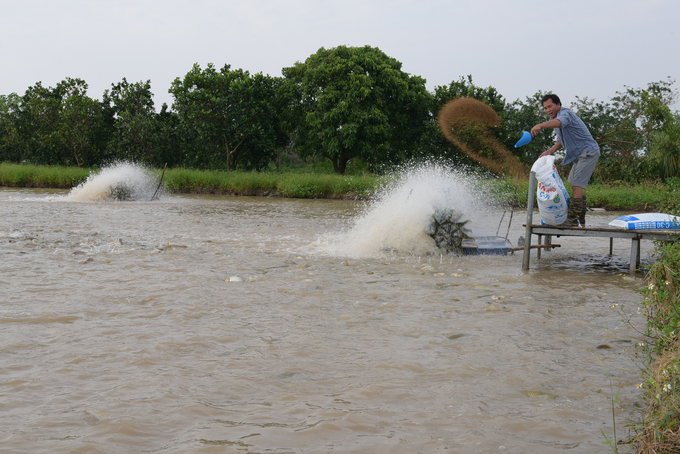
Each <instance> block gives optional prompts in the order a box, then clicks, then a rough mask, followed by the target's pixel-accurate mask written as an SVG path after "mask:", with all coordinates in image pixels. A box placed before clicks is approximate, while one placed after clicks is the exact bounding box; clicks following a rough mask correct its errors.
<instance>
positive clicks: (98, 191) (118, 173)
mask: <svg viewBox="0 0 680 454" xmlns="http://www.w3.org/2000/svg"><path fill="white" fill-rule="evenodd" d="M157 187H158V180H157V178H156V177H154V176H153V175H152V174H151V172H150V171H149V170H148V169H147V168H145V167H143V166H141V165H139V164H134V163H130V162H119V163H116V164H113V165H111V166H109V167H105V168H103V169H101V170H100V171H99V172H96V173H92V174H91V175H90V176H89V177H87V180H85V181H84V182H83V183H81V184H80V185H78V186H76V187H75V188H73V189H71V192H69V194H68V195H67V196H66V197H65V199H66V200H70V201H91V202H111V201H116V200H120V199H121V197H118V198H117V197H116V191H118V194H119V195H120V192H121V191H123V192H124V194H125V197H124V199H126V200H139V201H150V200H151V198H152V197H153V194H154V192H155V191H156V188H157ZM162 189H163V188H162V187H161V190H162ZM159 193H160V190H159ZM159 195H160V194H157V196H159Z"/></svg>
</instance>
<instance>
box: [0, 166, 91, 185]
mask: <svg viewBox="0 0 680 454" xmlns="http://www.w3.org/2000/svg"><path fill="white" fill-rule="evenodd" d="M89 175H90V169H82V168H78V167H61V166H34V165H24V164H10V163H1V164H0V186H6V187H36V188H71V187H73V186H77V185H79V184H80V183H81V182H83V181H85V179H87V177H88V176H89Z"/></svg>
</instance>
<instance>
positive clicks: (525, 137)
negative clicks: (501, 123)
mask: <svg viewBox="0 0 680 454" xmlns="http://www.w3.org/2000/svg"><path fill="white" fill-rule="evenodd" d="M529 142H531V133H530V132H528V131H522V138H521V139H519V140H518V141H517V143H516V144H515V148H519V147H521V146H522V145H526V144H528V143H529Z"/></svg>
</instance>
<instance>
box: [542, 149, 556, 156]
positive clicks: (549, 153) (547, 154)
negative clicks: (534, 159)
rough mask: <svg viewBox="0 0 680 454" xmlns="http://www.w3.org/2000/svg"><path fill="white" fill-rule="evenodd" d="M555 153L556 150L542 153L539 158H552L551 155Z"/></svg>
mask: <svg viewBox="0 0 680 454" xmlns="http://www.w3.org/2000/svg"><path fill="white" fill-rule="evenodd" d="M554 152H555V151H554V150H545V151H544V152H543V153H541V155H540V156H539V158H542V157H543V156H550V155H552V154H553V153H554Z"/></svg>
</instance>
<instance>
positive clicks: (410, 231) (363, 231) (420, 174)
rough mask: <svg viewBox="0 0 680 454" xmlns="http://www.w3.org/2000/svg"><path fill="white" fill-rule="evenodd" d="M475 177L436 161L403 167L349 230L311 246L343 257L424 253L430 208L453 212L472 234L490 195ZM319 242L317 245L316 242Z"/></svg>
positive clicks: (480, 225)
mask: <svg viewBox="0 0 680 454" xmlns="http://www.w3.org/2000/svg"><path fill="white" fill-rule="evenodd" d="M480 181H481V180H480V177H478V176H476V175H474V174H473V173H471V172H467V171H464V170H456V169H448V168H445V167H443V166H440V165H436V164H427V165H422V166H419V167H416V168H411V169H407V170H405V171H403V172H402V173H401V174H400V175H398V176H397V178H396V180H395V182H394V183H393V184H391V185H388V186H387V187H385V188H384V189H383V190H382V191H380V193H379V194H378V195H377V197H376V199H375V200H374V201H373V202H371V203H369V204H368V205H367V207H366V209H365V210H364V212H363V213H362V214H360V215H359V216H358V217H357V218H356V220H355V221H354V225H353V226H352V227H351V228H350V229H349V231H347V232H345V233H342V234H340V235H335V236H333V237H332V238H328V237H327V238H325V239H322V240H320V241H319V242H317V244H316V245H315V246H316V247H317V248H319V249H318V250H323V251H324V252H328V253H332V254H337V255H343V256H349V257H375V256H379V255H382V254H384V253H385V252H386V251H398V252H399V253H409V254H427V253H432V252H435V250H436V246H435V244H434V241H433V240H432V238H431V237H430V236H429V235H428V234H427V230H428V227H429V225H430V224H431V222H432V215H433V214H434V213H435V212H438V211H439V212H441V211H444V212H447V213H448V212H450V211H451V210H455V213H456V214H459V215H461V217H462V219H463V220H470V223H469V224H467V226H466V227H469V228H470V229H471V230H472V232H473V233H478V234H479V233H480V232H481V231H484V233H487V232H488V231H489V226H488V216H489V210H488V208H489V207H490V204H491V200H490V199H491V197H490V196H488V195H486V194H485V193H484V190H483V189H482V188H481V185H480ZM322 243H323V244H322Z"/></svg>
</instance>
